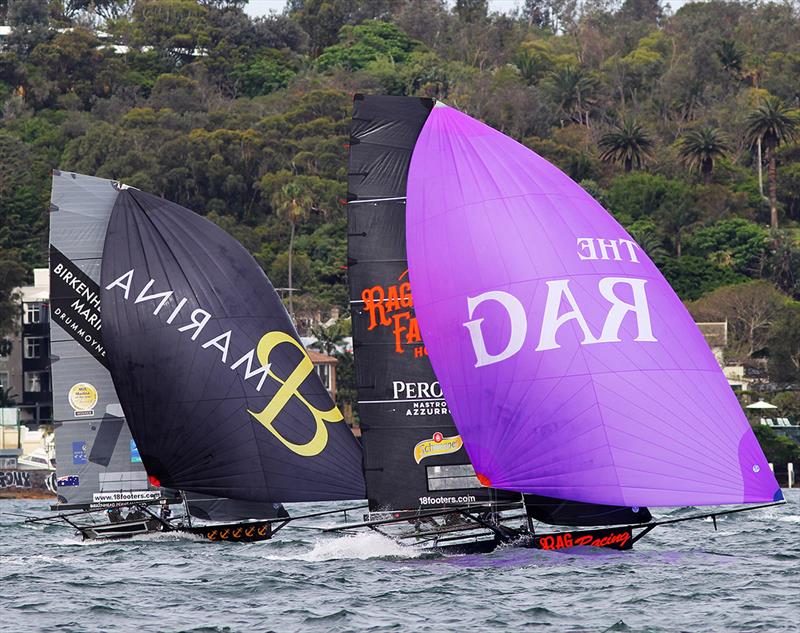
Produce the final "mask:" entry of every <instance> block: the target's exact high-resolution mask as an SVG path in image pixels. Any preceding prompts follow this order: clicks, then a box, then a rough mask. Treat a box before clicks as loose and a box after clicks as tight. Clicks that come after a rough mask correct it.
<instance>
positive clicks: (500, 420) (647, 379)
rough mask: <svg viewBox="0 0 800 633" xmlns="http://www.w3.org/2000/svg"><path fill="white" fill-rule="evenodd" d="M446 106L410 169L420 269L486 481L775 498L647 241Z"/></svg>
mask: <svg viewBox="0 0 800 633" xmlns="http://www.w3.org/2000/svg"><path fill="white" fill-rule="evenodd" d="M437 106H438V107H435V108H434V109H433V111H432V112H431V114H430V116H429V117H428V119H427V121H426V123H425V126H424V128H423V130H422V132H421V134H420V136H419V139H418V141H417V143H416V146H415V148H414V154H413V157H412V160H411V167H410V171H409V178H408V192H407V195H408V202H407V214H406V227H407V246H408V255H409V265H410V277H411V283H412V288H413V292H414V298H415V305H416V309H417V317H418V319H419V324H420V327H421V331H422V335H423V338H424V340H425V342H426V344H427V348H428V351H429V354H430V359H431V362H432V364H433V368H434V370H435V372H436V375H437V376H438V378H439V380H440V382H441V384H442V387H443V389H444V393H445V396H446V398H447V402H448V405H449V406H450V409H451V411H452V412H453V417H454V419H455V421H456V425H457V426H458V429H459V431H460V433H461V435H462V437H463V438H464V442H465V446H466V448H467V451H468V453H469V456H470V459H471V460H472V462H473V464H474V465H475V469H476V471H477V472H478V473H479V475H480V477H481V478H482V480H483V481H484V482H485V483H487V484H491V485H492V486H495V487H498V488H503V489H508V490H517V491H520V492H528V493H534V494H538V495H544V496H549V497H555V498H559V499H568V500H574V501H583V502H588V503H600V504H613V505H625V506H643V505H650V506H685V505H705V504H727V503H742V502H745V503H756V502H767V501H773V500H776V499H779V498H781V493H780V489H779V487H778V484H777V482H776V480H775V477H774V476H773V475H772V473H771V471H770V469H769V465H768V464H767V461H766V459H765V457H764V454H763V452H762V451H761V448H760V447H759V445H758V442H757V440H756V438H755V436H754V434H753V432H752V430H751V428H750V426H749V423H748V422H747V419H746V418H745V416H744V413H743V412H742V410H741V407H740V406H739V403H738V401H737V400H736V397H735V396H734V394H733V392H732V391H731V389H730V387H729V386H728V384H727V382H726V380H725V377H724V376H723V374H722V372H721V370H720V368H719V366H718V365H717V363H716V360H715V358H714V356H713V355H712V354H711V352H710V350H709V349H708V346H707V345H706V343H705V341H704V339H703V337H702V335H701V334H700V332H699V331H698V329H697V327H696V326H695V324H694V322H693V321H692V319H691V317H690V315H689V314H688V312H687V311H686V309H685V308H684V306H683V304H682V303H681V302H680V300H679V299H678V297H677V296H676V295H675V293H674V291H673V290H672V289H671V288H670V286H669V284H668V283H667V282H666V280H665V279H664V277H663V276H662V275H661V273H660V272H659V271H658V269H657V268H656V266H655V265H654V264H653V262H652V261H651V260H650V259H649V257H648V256H647V254H646V253H645V252H643V251H642V250H641V249H640V248H639V247H638V245H637V244H636V243H635V242H634V241H633V240H632V239H631V237H630V236H629V235H628V234H627V233H626V232H625V231H624V229H623V228H622V227H621V226H620V225H619V224H618V223H617V222H616V221H615V220H614V219H613V218H612V217H611V216H610V215H609V214H608V213H607V212H606V211H605V210H604V209H603V208H602V207H601V206H600V205H599V204H598V203H597V202H596V201H595V200H594V199H592V198H591V196H589V195H588V194H587V193H586V192H585V191H584V190H583V189H582V188H581V187H580V186H578V185H577V184H576V183H574V182H573V181H572V180H571V179H570V178H569V177H567V176H566V175H565V174H563V173H562V172H561V171H560V170H558V169H557V168H556V167H554V166H553V165H551V164H550V163H548V162H547V161H545V160H544V159H542V158H540V157H539V156H537V155H536V154H535V153H533V152H532V151H530V150H529V149H527V148H525V147H524V146H522V145H520V144H519V143H517V142H516V141H513V140H512V139H510V138H508V137H507V136H505V135H503V134H501V133H500V132H497V131H496V130H493V129H492V128H490V127H488V126H486V125H484V124H483V123H480V122H478V121H476V120H474V119H472V118H470V117H469V116H467V115H465V114H463V113H461V112H458V111H457V110H455V109H452V108H449V107H446V106H444V105H443V104H437Z"/></svg>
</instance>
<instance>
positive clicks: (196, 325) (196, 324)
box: [178, 308, 211, 341]
mask: <svg viewBox="0 0 800 633" xmlns="http://www.w3.org/2000/svg"><path fill="white" fill-rule="evenodd" d="M200 315H203V318H202V319H201V320H199V321H198V320H197V317H198V316H200ZM210 318H211V313H210V312H207V311H206V310H203V309H202V308H196V309H194V310H192V314H191V316H190V317H189V319H190V320H191V323H190V324H189V325H184V326H183V327H179V328H178V332H185V331H186V330H191V329H194V330H195V332H194V334H192V340H193V341H194V340H195V339H196V338H197V335H198V334H200V332H202V331H203V328H204V327H205V326H206V323H208V321H209V319H210Z"/></svg>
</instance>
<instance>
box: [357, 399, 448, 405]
mask: <svg viewBox="0 0 800 633" xmlns="http://www.w3.org/2000/svg"><path fill="white" fill-rule="evenodd" d="M444 401H445V399H444V398H409V399H408V400H392V399H391V398H387V399H386V400H359V401H358V404H382V403H384V402H444Z"/></svg>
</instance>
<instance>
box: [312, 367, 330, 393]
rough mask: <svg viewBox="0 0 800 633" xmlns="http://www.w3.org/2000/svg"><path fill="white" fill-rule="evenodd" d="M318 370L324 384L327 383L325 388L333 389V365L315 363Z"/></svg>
mask: <svg viewBox="0 0 800 633" xmlns="http://www.w3.org/2000/svg"><path fill="white" fill-rule="evenodd" d="M314 367H315V368H316V370H317V374H318V375H319V377H320V380H322V384H323V385H325V389H327V390H328V391H330V390H331V366H330V365H315V366H314Z"/></svg>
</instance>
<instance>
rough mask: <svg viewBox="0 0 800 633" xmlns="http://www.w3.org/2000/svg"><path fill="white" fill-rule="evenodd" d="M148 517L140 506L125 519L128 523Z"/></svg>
mask: <svg viewBox="0 0 800 633" xmlns="http://www.w3.org/2000/svg"><path fill="white" fill-rule="evenodd" d="M146 516H147V515H146V514H145V513H144V512H142V509H141V508H140V507H139V506H136V507H135V508H134V509H133V510H132V511H131V512H129V513H128V516H127V517H125V518H126V520H128V521H136V520H137V519H144V518H145V517H146Z"/></svg>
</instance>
